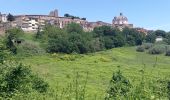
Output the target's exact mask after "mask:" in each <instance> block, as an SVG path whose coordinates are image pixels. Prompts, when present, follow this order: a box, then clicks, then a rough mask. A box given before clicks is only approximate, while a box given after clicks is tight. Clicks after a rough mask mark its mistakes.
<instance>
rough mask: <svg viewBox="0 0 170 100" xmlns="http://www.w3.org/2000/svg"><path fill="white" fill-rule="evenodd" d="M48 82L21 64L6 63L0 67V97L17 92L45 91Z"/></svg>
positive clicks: (10, 95)
mask: <svg viewBox="0 0 170 100" xmlns="http://www.w3.org/2000/svg"><path fill="white" fill-rule="evenodd" d="M47 89H48V84H47V83H46V82H44V80H43V79H41V78H39V77H38V76H36V75H34V74H33V73H32V71H31V69H30V67H29V66H24V65H23V64H6V65H2V66H1V68H0V97H3V98H4V97H5V98H6V97H12V96H13V95H15V94H18V93H23V94H27V93H31V92H32V91H34V90H35V91H37V92H40V93H42V92H46V91H47Z"/></svg>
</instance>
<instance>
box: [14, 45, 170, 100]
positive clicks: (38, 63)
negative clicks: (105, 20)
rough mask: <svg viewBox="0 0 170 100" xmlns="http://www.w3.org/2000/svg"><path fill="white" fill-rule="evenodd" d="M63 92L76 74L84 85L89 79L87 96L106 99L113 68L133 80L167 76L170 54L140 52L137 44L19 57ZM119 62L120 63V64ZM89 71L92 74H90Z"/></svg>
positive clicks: (90, 99)
mask: <svg viewBox="0 0 170 100" xmlns="http://www.w3.org/2000/svg"><path fill="white" fill-rule="evenodd" d="M17 59H19V60H20V61H21V62H23V63H24V64H27V65H30V66H31V68H32V70H33V71H34V72H35V73H37V74H38V75H39V76H40V77H42V78H44V79H45V80H46V81H47V82H48V83H49V85H50V87H51V88H53V89H54V90H56V91H59V92H60V93H62V91H63V89H64V88H66V87H67V86H68V85H69V84H70V83H72V81H73V80H74V79H75V77H76V73H78V75H79V76H78V79H79V82H80V84H81V85H82V86H83V84H85V82H86V80H87V84H86V93H85V97H86V99H87V100H94V99H96V100H99V99H104V97H105V95H106V89H107V88H108V85H109V81H110V80H111V78H112V74H113V72H115V71H117V70H118V69H120V70H121V72H122V73H123V75H124V76H126V77H127V78H128V79H129V80H130V81H131V82H133V84H136V85H138V83H139V82H140V81H141V80H142V77H143V74H142V73H141V70H144V72H145V73H144V76H145V80H146V81H147V80H150V79H163V78H166V77H168V76H169V75H170V74H169V73H170V68H169V65H170V62H169V61H170V58H169V57H166V56H164V54H162V55H150V54H148V53H146V52H143V53H141V52H136V47H121V48H114V49H111V50H107V51H101V52H97V53H89V54H59V53H54V54H44V55H37V56H30V57H21V58H17ZM118 66H119V67H118ZM87 75H88V76H87Z"/></svg>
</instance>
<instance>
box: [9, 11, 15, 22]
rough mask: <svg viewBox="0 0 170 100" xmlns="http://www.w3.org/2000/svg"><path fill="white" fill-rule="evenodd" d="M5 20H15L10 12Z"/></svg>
mask: <svg viewBox="0 0 170 100" xmlns="http://www.w3.org/2000/svg"><path fill="white" fill-rule="evenodd" d="M7 20H8V21H10V22H12V21H14V20H15V17H14V16H13V15H12V14H10V13H9V14H8V16H7Z"/></svg>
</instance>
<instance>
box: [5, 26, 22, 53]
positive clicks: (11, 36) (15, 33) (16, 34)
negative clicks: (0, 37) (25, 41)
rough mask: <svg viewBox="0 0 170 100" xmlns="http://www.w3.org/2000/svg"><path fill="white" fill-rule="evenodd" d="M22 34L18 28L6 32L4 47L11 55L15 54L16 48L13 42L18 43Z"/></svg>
mask: <svg viewBox="0 0 170 100" xmlns="http://www.w3.org/2000/svg"><path fill="white" fill-rule="evenodd" d="M23 34H24V32H23V31H22V30H21V29H18V28H12V29H9V30H7V31H6V40H5V41H6V47H7V48H8V49H9V50H10V51H11V52H12V53H13V54H17V47H16V46H15V44H14V43H15V42H16V41H18V40H19V39H20V38H21V37H22V36H23Z"/></svg>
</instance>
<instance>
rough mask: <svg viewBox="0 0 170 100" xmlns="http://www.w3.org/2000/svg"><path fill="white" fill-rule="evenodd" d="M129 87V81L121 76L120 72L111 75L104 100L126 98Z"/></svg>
mask: <svg viewBox="0 0 170 100" xmlns="http://www.w3.org/2000/svg"><path fill="white" fill-rule="evenodd" d="M131 86H132V85H131V84H130V82H129V80H128V79H127V78H126V77H124V76H123V75H122V73H121V72H120V70H119V71H117V72H115V73H113V77H112V79H111V81H110V86H109V89H108V90H107V96H106V98H105V100H117V99H118V98H119V97H122V96H123V97H126V96H127V94H128V92H130V88H131ZM119 99H120V98H119Z"/></svg>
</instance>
